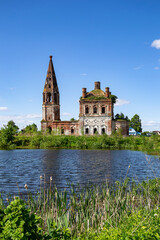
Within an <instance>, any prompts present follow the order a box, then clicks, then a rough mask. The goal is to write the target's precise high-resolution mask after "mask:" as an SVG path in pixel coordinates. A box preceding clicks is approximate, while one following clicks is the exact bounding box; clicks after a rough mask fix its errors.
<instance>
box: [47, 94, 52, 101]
mask: <svg viewBox="0 0 160 240" xmlns="http://www.w3.org/2000/svg"><path fill="white" fill-rule="evenodd" d="M48 102H52V96H51V93H48Z"/></svg>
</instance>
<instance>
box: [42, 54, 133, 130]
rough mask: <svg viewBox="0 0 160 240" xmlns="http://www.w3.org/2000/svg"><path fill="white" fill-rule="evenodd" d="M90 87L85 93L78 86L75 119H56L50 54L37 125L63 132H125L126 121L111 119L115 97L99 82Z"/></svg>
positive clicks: (56, 92)
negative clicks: (78, 94)
mask: <svg viewBox="0 0 160 240" xmlns="http://www.w3.org/2000/svg"><path fill="white" fill-rule="evenodd" d="M94 84H95V86H94V90H92V91H90V92H87V90H86V88H82V96H81V98H80V100H79V106H80V109H79V120H77V121H61V120H60V101H59V99H60V94H59V90H58V84H57V79H56V75H55V71H54V67H53V63H52V56H50V61H49V66H48V71H47V76H46V81H45V85H44V90H43V104H42V121H41V128H42V130H44V131H46V130H47V129H48V130H49V131H54V132H55V134H65V135H82V134H85V135H94V134H99V135H101V134H107V135H111V133H112V132H113V131H117V130H118V129H121V132H122V134H123V135H128V129H129V124H128V122H127V121H126V120H121V121H118V120H114V103H115V96H114V95H111V92H110V90H109V88H108V87H106V88H105V91H103V90H101V87H100V82H95V83H94Z"/></svg>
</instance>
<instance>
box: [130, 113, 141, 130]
mask: <svg viewBox="0 0 160 240" xmlns="http://www.w3.org/2000/svg"><path fill="white" fill-rule="evenodd" d="M129 127H131V128H134V130H135V131H136V132H142V125H141V119H140V117H139V115H138V114H135V115H134V116H133V117H132V118H131V121H130V124H129Z"/></svg>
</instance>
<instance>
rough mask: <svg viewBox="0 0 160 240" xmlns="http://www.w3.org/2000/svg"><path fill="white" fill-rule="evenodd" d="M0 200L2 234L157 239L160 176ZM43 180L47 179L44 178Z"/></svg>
mask: <svg viewBox="0 0 160 240" xmlns="http://www.w3.org/2000/svg"><path fill="white" fill-rule="evenodd" d="M40 179H41V186H42V185H43V186H44V188H43V189H42V187H41V189H40V192H39V194H38V195H36V196H33V195H31V194H30V193H29V191H28V190H27V194H28V197H27V200H26V201H25V202H24V200H22V199H19V198H17V197H16V198H15V200H13V199H12V200H11V199H7V201H8V203H7V206H6V205H5V204H4V203H3V200H2V198H1V201H0V239H7V240H9V239H17V240H20V239H110V240H113V239H114V240H115V239H146V240H147V239H160V210H159V201H160V196H159V191H160V179H154V180H148V181H145V182H142V183H139V184H138V185H136V184H135V182H134V181H132V182H131V183H130V182H129V179H128V178H127V177H126V179H125V180H124V182H123V183H122V184H121V183H120V182H116V183H115V185H114V186H110V185H109V184H108V183H107V182H106V184H103V185H101V186H99V187H98V186H90V187H89V188H86V189H81V191H78V192H77V189H74V188H72V190H71V192H70V193H69V194H67V192H66V191H64V192H61V193H60V192H58V191H57V189H56V187H55V188H52V178H50V187H49V189H48V190H46V186H45V182H43V180H44V179H42V177H41V178H40ZM44 181H45V180H44Z"/></svg>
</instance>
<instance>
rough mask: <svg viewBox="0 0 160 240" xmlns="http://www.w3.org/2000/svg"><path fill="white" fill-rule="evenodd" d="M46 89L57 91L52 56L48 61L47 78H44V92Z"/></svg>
mask: <svg viewBox="0 0 160 240" xmlns="http://www.w3.org/2000/svg"><path fill="white" fill-rule="evenodd" d="M48 88H50V89H51V90H52V91H54V90H56V91H58V84H57V79H56V74H55V71H54V67H53V62H52V56H50V61H49V65H48V71H47V76H46V81H45V86H44V92H45V91H46V90H47V89H48Z"/></svg>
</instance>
